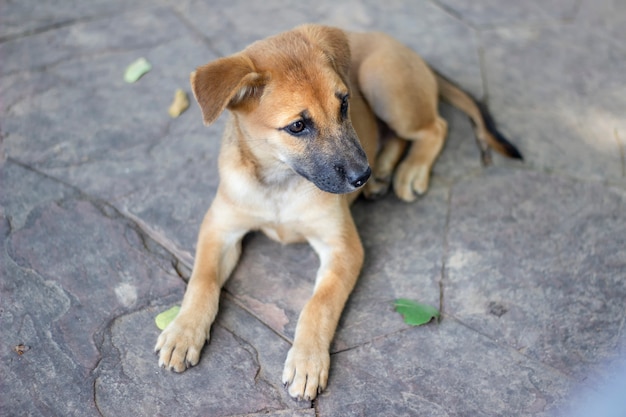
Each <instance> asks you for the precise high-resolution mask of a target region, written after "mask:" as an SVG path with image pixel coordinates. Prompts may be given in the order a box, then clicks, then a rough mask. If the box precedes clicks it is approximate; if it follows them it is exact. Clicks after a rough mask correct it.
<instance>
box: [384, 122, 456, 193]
mask: <svg viewBox="0 0 626 417" xmlns="http://www.w3.org/2000/svg"><path fill="white" fill-rule="evenodd" d="M399 133H400V132H399ZM447 133H448V124H447V122H446V121H445V120H444V119H442V118H441V117H439V116H437V118H436V119H435V121H434V122H433V123H432V124H431V125H430V126H427V127H425V128H422V129H420V130H418V131H417V132H414V133H412V132H402V133H401V135H402V137H403V138H407V139H410V140H412V141H413V143H412V144H411V148H410V149H409V152H408V154H407V156H406V157H405V158H404V160H403V161H402V162H401V163H400V165H398V168H397V170H396V173H395V175H394V178H393V188H394V192H395V193H396V195H397V196H398V197H399V198H400V199H402V200H404V201H407V202H410V201H414V200H415V199H416V198H417V196H418V195H422V194H424V193H425V192H426V190H428V182H429V180H430V170H431V169H432V166H433V164H434V163H435V160H436V159H437V156H439V152H441V148H443V144H444V140H445V138H446V134H447Z"/></svg>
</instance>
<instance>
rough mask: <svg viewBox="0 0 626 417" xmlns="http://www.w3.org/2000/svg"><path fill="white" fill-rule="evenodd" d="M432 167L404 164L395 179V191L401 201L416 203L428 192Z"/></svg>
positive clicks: (399, 168)
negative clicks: (419, 197) (419, 196)
mask: <svg viewBox="0 0 626 417" xmlns="http://www.w3.org/2000/svg"><path fill="white" fill-rule="evenodd" d="M429 179H430V167H428V166H425V165H414V164H411V163H409V162H406V161H405V162H403V163H401V164H400V165H399V166H398V170H397V171H396V174H395V176H394V178H393V190H394V192H395V193H396V195H397V196H398V198H400V199H401V200H404V201H406V202H411V201H414V200H415V199H416V198H417V196H418V195H422V194H424V193H425V192H426V191H427V190H428V180H429Z"/></svg>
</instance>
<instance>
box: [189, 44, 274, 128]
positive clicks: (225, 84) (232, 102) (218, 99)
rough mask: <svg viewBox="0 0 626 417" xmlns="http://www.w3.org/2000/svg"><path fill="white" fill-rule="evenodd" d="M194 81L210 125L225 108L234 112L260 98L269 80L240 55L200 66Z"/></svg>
mask: <svg viewBox="0 0 626 417" xmlns="http://www.w3.org/2000/svg"><path fill="white" fill-rule="evenodd" d="M190 81H191V90H192V91H193V95H194V97H195V98H196V101H197V102H198V104H199V105H200V108H201V109H202V118H203V120H204V124H205V125H209V124H211V123H213V122H214V121H215V119H217V118H218V117H219V115H220V114H221V113H222V112H223V111H224V109H225V108H227V107H228V108H229V109H230V110H234V109H236V108H237V107H239V106H241V105H243V104H244V103H246V102H249V100H251V99H255V98H258V97H259V95H260V93H261V92H262V90H263V86H264V85H265V83H266V82H267V77H266V76H265V75H263V74H259V73H258V72H256V71H255V69H254V65H253V63H252V61H251V60H250V58H248V57H247V56H245V55H243V54H236V55H231V56H228V57H225V58H219V59H217V60H215V61H213V62H210V63H208V64H206V65H203V66H201V67H198V68H197V69H196V70H195V71H194V72H192V73H191V76H190Z"/></svg>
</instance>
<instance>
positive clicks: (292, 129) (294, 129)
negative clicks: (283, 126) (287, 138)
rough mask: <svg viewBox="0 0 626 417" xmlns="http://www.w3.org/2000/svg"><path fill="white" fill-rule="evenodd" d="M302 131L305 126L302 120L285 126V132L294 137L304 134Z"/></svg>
mask: <svg viewBox="0 0 626 417" xmlns="http://www.w3.org/2000/svg"><path fill="white" fill-rule="evenodd" d="M304 129H306V125H305V124H304V122H303V121H302V120H298V121H297V122H293V123H292V124H290V125H289V126H287V130H288V131H289V133H292V134H294V135H297V134H299V133H302V132H304Z"/></svg>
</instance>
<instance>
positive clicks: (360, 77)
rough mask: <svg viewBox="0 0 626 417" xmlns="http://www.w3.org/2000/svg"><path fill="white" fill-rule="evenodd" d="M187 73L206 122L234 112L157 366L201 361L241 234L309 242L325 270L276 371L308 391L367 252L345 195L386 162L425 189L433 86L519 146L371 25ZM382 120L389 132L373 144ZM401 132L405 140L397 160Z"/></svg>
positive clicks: (482, 137) (296, 33) (433, 138)
mask: <svg viewBox="0 0 626 417" xmlns="http://www.w3.org/2000/svg"><path fill="white" fill-rule="evenodd" d="M191 85H192V89H193V92H194V95H195V97H196V100H197V101H198V103H199V105H200V107H201V109H202V114H203V118H204V122H205V124H210V123H212V122H213V121H215V119H217V117H218V116H219V115H220V114H221V113H222V111H224V109H228V110H230V113H231V114H230V119H229V121H228V123H227V126H226V130H225V132H224V136H223V139H222V148H221V153H220V157H219V172H220V185H219V188H218V190H217V194H216V196H215V199H214V201H213V203H212V204H211V207H210V209H209V210H208V212H207V214H206V216H205V218H204V221H203V223H202V226H201V228H200V233H199V237H198V244H197V252H196V258H195V264H194V268H193V273H192V276H191V279H190V281H189V285H188V287H187V291H186V293H185V297H184V299H183V302H182V307H181V310H180V313H179V314H178V316H177V317H176V319H175V320H174V321H173V322H172V323H171V324H170V325H169V326H168V327H167V328H166V329H165V330H164V331H163V333H162V334H161V335H160V336H159V339H158V341H157V344H156V348H155V350H156V351H158V352H159V364H160V365H161V366H165V367H168V368H170V369H173V370H175V371H178V372H181V371H183V370H185V369H186V368H187V367H188V366H192V365H195V364H196V363H198V360H199V356H200V350H201V348H202V346H203V345H204V343H205V342H206V341H207V340H208V339H209V332H210V328H211V324H212V323H213V320H214V319H215V316H216V314H217V310H218V302H219V295H220V289H221V287H222V285H223V284H224V282H225V281H226V279H227V278H228V276H229V275H230V273H231V272H232V270H233V268H234V267H235V265H236V263H237V261H238V258H239V255H240V253H241V240H242V238H243V236H244V235H245V234H246V233H248V232H249V231H251V230H261V231H263V232H264V233H265V234H267V235H268V236H269V237H271V238H272V239H275V240H278V241H280V242H284V243H289V242H297V241H303V240H306V241H308V242H309V243H310V244H311V246H312V247H313V248H314V250H315V251H316V252H317V254H318V255H319V258H320V268H319V270H318V272H317V278H316V282H315V289H314V292H313V296H312V297H311V298H310V299H309V300H308V302H307V303H306V305H305V307H304V309H303V310H302V313H301V315H300V318H299V320H298V324H297V327H296V333H295V337H294V341H293V346H292V348H291V350H290V351H289V354H288V355H287V360H286V362H285V368H284V372H283V382H284V383H285V384H287V385H289V394H290V395H291V396H293V397H298V398H305V399H313V398H315V396H316V395H317V394H318V393H319V392H320V391H321V390H322V389H324V388H325V387H326V383H327V380H328V369H329V365H330V355H329V347H330V343H331V341H332V339H333V335H334V332H335V328H336V326H337V322H338V320H339V316H340V315H341V312H342V309H343V307H344V304H345V302H346V300H347V299H348V296H349V295H350V292H351V291H352V288H353V287H354V284H355V282H356V279H357V277H358V275H359V272H360V269H361V265H362V263H363V247H362V245H361V241H360V239H359V235H358V233H357V230H356V228H355V225H354V222H353V220H352V216H351V214H350V208H349V205H350V203H351V202H352V201H353V200H354V199H355V198H356V197H357V195H358V193H359V192H360V191H361V190H363V189H364V188H365V189H366V194H367V195H369V196H376V195H380V194H382V193H383V192H385V191H386V189H387V186H388V185H389V184H390V182H391V179H392V174H393V173H394V171H395V177H394V178H393V184H394V190H395V192H396V194H397V195H398V196H399V197H400V198H402V199H403V200H407V201H410V200H413V199H414V198H415V193H418V194H421V193H423V192H425V191H426V189H427V187H428V178H429V173H430V169H431V167H432V164H433V162H434V160H435V159H436V157H437V155H438V154H439V151H440V150H441V147H442V145H443V140H444V138H445V135H446V122H445V121H444V120H443V119H442V118H441V117H439V115H438V113H437V94H438V91H439V92H440V93H442V94H443V95H444V97H446V98H447V99H449V100H450V101H451V102H452V103H453V104H455V105H457V106H458V107H460V108H461V109H462V110H464V111H466V112H467V113H468V114H469V115H470V117H471V118H472V120H473V122H474V124H475V126H476V133H477V137H478V140H479V142H480V143H481V144H482V145H481V148H482V149H483V150H486V149H487V144H489V145H491V146H493V147H494V148H495V149H496V150H499V151H502V152H503V153H505V154H508V155H509V156H514V157H515V156H517V157H519V153H517V151H516V150H515V148H514V147H513V146H512V145H510V144H508V143H507V142H506V141H503V140H502V138H501V136H499V135H498V134H497V133H496V132H495V130H493V129H491V125H490V124H489V123H486V121H485V120H484V119H483V117H482V116H481V113H480V109H479V108H478V107H477V105H476V103H475V102H474V101H473V100H472V99H471V98H469V97H468V96H467V95H466V94H465V93H463V92H462V91H460V90H458V89H457V88H456V87H454V86H452V85H451V84H450V83H448V82H446V81H445V80H443V79H442V78H440V77H438V76H435V75H434V74H433V73H432V72H431V71H430V70H429V68H428V67H427V66H426V64H425V63H424V62H423V61H422V60H421V59H420V58H419V56H417V55H416V54H415V53H414V52H413V51H411V50H410V49H408V48H406V47H405V46H403V45H401V44H399V43H398V42H397V41H395V40H393V39H392V38H390V37H388V36H386V35H383V34H380V33H370V34H356V33H346V32H343V31H341V30H339V29H336V28H330V27H324V26H316V25H306V26H302V27H298V28H296V29H295V30H292V31H289V32H285V33H282V34H279V35H277V36H274V37H270V38H268V39H265V40H262V41H259V42H256V43H254V44H252V45H250V46H249V47H248V48H246V49H245V50H244V51H242V52H240V53H238V54H235V55H232V56H229V57H225V58H220V59H218V60H216V61H214V62H212V63H209V64H207V65H204V66H202V67H199V68H198V69H197V70H196V71H195V72H194V73H192V75H191ZM379 121H382V122H383V123H384V124H386V125H387V126H388V127H389V128H390V130H391V131H392V132H394V135H395V136H394V137H393V138H391V139H390V140H388V141H387V142H386V144H385V145H384V147H383V148H382V150H380V153H379V154H378V156H377V152H378V150H379V138H378V123H379ZM487 122H490V119H488V120H487ZM490 129H491V132H490ZM407 141H411V142H412V147H411V148H410V149H409V150H408V153H407V155H406V157H405V158H404V160H402V162H400V163H399V161H400V160H401V158H402V156H403V154H404V152H405V146H406V143H407ZM368 161H371V162H372V163H373V167H374V170H373V171H374V176H375V179H376V181H370V183H368V185H367V186H365V187H363V186H364V185H365V183H366V182H367V180H368V178H369V177H370V174H371V172H372V171H371V169H370V165H369V162H368ZM398 163H399V165H398V168H397V170H396V165H397V164H398Z"/></svg>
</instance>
